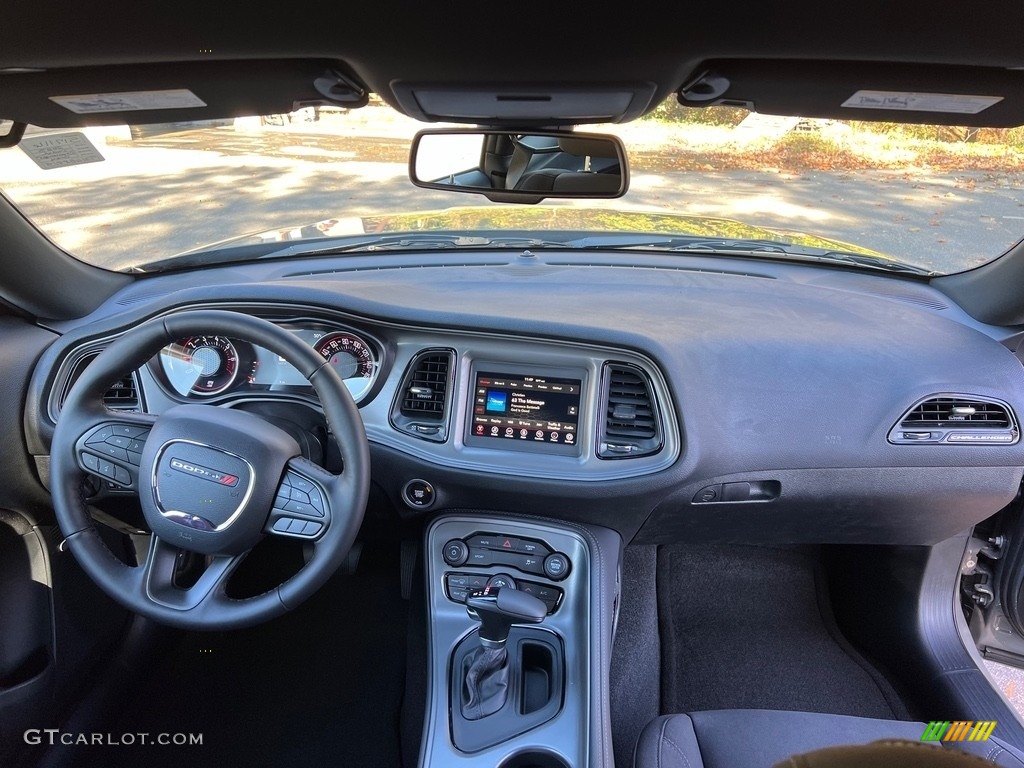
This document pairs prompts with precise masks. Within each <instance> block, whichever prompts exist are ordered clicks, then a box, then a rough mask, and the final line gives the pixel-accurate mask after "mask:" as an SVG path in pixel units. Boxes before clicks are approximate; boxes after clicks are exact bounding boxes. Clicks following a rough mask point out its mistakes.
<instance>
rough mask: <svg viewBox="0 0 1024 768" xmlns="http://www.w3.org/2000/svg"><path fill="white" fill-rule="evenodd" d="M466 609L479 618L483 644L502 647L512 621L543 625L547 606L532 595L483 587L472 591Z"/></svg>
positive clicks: (506, 589)
mask: <svg viewBox="0 0 1024 768" xmlns="http://www.w3.org/2000/svg"><path fill="white" fill-rule="evenodd" d="M466 611H467V613H469V615H470V617H471V618H474V619H478V620H479V621H480V645H482V646H483V647H484V648H503V647H504V646H505V641H506V640H507V639H508V631H509V630H510V629H511V628H512V625H513V624H540V623H541V622H542V621H544V617H545V616H547V615H548V608H547V606H546V605H544V603H543V602H541V601H540V600H538V599H537V598H536V597H534V596H533V595H528V594H526V593H525V592H520V591H519V590H518V589H509V588H508V587H504V588H502V587H484V588H483V589H478V590H476V591H475V592H470V593H469V597H468V598H466Z"/></svg>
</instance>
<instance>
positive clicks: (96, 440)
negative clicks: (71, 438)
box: [85, 426, 114, 445]
mask: <svg viewBox="0 0 1024 768" xmlns="http://www.w3.org/2000/svg"><path fill="white" fill-rule="evenodd" d="M113 434H114V429H113V427H109V426H108V427H100V428H99V429H98V430H96V431H95V432H93V433H92V434H91V435H89V437H88V438H86V441H85V444H86V445H100V444H102V443H105V442H106V441H107V438H108V437H111V436H112V435H113Z"/></svg>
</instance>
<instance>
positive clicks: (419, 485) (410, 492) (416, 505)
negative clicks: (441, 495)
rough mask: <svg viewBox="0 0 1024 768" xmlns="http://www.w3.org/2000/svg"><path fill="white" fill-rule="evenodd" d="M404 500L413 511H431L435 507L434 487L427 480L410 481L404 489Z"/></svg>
mask: <svg viewBox="0 0 1024 768" xmlns="http://www.w3.org/2000/svg"><path fill="white" fill-rule="evenodd" d="M402 498H403V499H404V500H405V503H406V504H408V505H409V506H410V507H412V508H413V509H430V508H431V507H432V506H434V501H435V494H434V486H432V485H431V484H430V483H428V482H427V481H426V480H410V481H409V482H408V483H406V484H405V488H403V489H402Z"/></svg>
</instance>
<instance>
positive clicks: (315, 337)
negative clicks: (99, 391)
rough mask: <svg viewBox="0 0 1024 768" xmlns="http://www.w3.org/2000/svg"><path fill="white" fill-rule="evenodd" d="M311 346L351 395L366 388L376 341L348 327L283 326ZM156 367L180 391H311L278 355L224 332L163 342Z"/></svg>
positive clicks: (208, 394) (186, 394)
mask: <svg viewBox="0 0 1024 768" xmlns="http://www.w3.org/2000/svg"><path fill="white" fill-rule="evenodd" d="M282 327H284V328H286V330H289V331H291V332H292V333H293V334H295V336H296V337H298V339H299V340H300V341H301V342H302V343H304V344H308V345H309V346H311V347H312V348H313V349H314V350H315V351H316V353H317V354H318V355H320V356H321V357H322V358H323V359H324V360H326V361H327V364H328V365H330V366H331V367H332V368H333V369H334V370H335V371H336V372H337V374H338V376H339V377H340V378H341V379H342V380H343V381H344V382H345V385H346V386H347V387H348V390H349V392H350V393H351V395H352V397H354V398H359V397H361V396H363V395H364V394H365V393H366V392H368V391H369V389H370V386H371V385H372V383H373V378H374V376H375V375H376V373H377V364H378V363H377V356H376V354H375V352H374V347H372V346H371V345H370V343H369V342H367V341H366V340H365V339H363V338H362V337H360V336H358V335H356V334H354V333H351V332H349V331H340V330H334V329H326V328H322V327H320V328H317V327H315V326H314V327H302V326H282ZM160 368H161V371H162V373H163V378H164V379H165V380H166V383H167V384H168V385H170V388H171V389H172V390H173V391H174V392H175V393H177V394H178V395H180V396H182V397H211V396H214V395H221V394H230V393H242V392H247V393H251V392H254V391H266V392H274V391H278V392H290V391H295V390H304V391H307V392H309V391H311V390H312V385H310V383H309V381H307V380H306V378H305V377H304V376H303V375H302V374H301V373H299V371H298V370H297V369H296V368H295V366H293V365H292V364H291V363H289V362H288V361H287V360H286V359H284V358H283V357H281V356H280V355H278V354H276V353H274V352H271V351H270V350H268V349H265V348H263V347H261V346H259V345H257V344H250V343H249V342H245V341H241V340H239V339H229V338H226V337H224V336H213V335H207V336H190V337H188V338H184V339H179V340H178V341H176V342H174V343H173V344H169V345H168V346H166V347H164V348H163V350H162V351H161V352H160Z"/></svg>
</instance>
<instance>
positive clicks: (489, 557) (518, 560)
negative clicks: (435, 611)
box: [441, 532, 572, 614]
mask: <svg viewBox="0 0 1024 768" xmlns="http://www.w3.org/2000/svg"><path fill="white" fill-rule="evenodd" d="M441 557H442V559H443V560H444V562H445V564H446V565H448V566H450V567H451V568H458V569H460V570H458V571H446V572H445V574H444V593H445V595H446V596H447V597H448V599H449V600H452V601H453V602H457V603H465V602H466V596H467V595H468V594H469V593H470V592H472V591H473V590H475V589H483V588H484V587H486V586H492V587H502V588H510V589H521V590H522V591H524V592H526V593H527V594H531V595H533V596H534V597H536V598H537V599H539V600H541V601H542V602H543V603H544V604H545V605H546V606H547V607H548V613H549V614H551V613H554V612H555V611H556V610H558V606H559V605H560V604H561V602H562V598H563V597H564V593H563V591H562V590H561V589H560V588H558V587H556V586H554V585H553V584H548V583H544V582H540V581H536V580H534V579H530V578H529V576H539V577H543V578H546V579H549V580H550V581H554V582H558V581H562V580H563V579H565V578H566V577H567V576H568V575H569V573H570V572H571V571H572V562H571V561H570V560H569V557H568V556H567V555H565V554H563V553H562V552H557V551H555V550H554V548H553V547H551V546H549V545H548V544H547V543H546V542H544V541H541V540H540V539H527V538H522V537H516V536H508V535H504V534H501V533H483V532H479V533H474V534H472V535H471V536H467V537H465V538H462V539H450V540H449V541H447V542H445V545H444V547H443V548H442V551H441ZM495 566H497V567H499V568H501V569H502V570H501V571H499V572H498V573H491V572H483V569H485V568H487V569H492V568H494V567H495ZM462 569H466V570H462ZM474 569H480V570H474ZM506 570H509V571H519V572H520V573H521V574H524V575H519V574H512V573H505V571H506Z"/></svg>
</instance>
